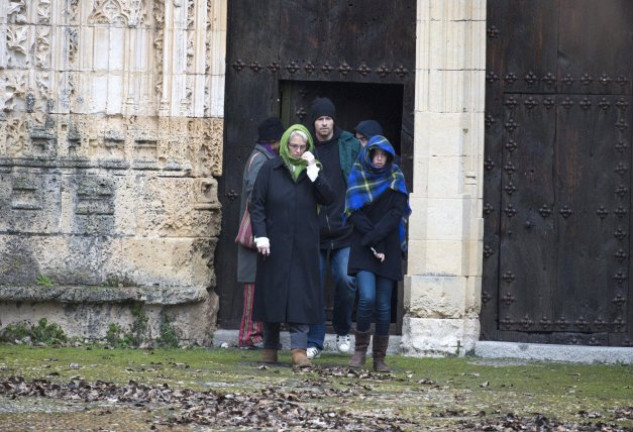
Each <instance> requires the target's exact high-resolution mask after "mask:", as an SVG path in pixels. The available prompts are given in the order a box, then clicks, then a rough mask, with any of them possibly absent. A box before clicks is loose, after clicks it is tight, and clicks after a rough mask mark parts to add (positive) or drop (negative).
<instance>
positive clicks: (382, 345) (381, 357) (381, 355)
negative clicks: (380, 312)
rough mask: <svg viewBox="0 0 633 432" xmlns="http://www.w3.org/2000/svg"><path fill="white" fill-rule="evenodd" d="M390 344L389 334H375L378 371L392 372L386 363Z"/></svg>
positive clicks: (374, 344) (375, 355)
mask: <svg viewBox="0 0 633 432" xmlns="http://www.w3.org/2000/svg"><path fill="white" fill-rule="evenodd" d="M388 346H389V335H380V336H378V335H374V343H373V351H374V370H375V371H376V372H391V370H390V369H389V367H388V366H387V365H386V364H385V356H386V355H387V347H388Z"/></svg>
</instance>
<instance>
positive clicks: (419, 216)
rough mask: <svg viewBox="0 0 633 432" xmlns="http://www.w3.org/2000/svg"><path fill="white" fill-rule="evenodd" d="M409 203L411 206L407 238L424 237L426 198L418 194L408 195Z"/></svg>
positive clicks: (425, 233)
mask: <svg viewBox="0 0 633 432" xmlns="http://www.w3.org/2000/svg"><path fill="white" fill-rule="evenodd" d="M409 205H410V206H411V216H409V224H408V235H409V240H413V239H415V240H423V239H426V236H427V231H426V225H427V220H426V217H427V213H426V208H427V206H428V199H427V198H426V197H424V196H421V195H419V194H411V195H409Z"/></svg>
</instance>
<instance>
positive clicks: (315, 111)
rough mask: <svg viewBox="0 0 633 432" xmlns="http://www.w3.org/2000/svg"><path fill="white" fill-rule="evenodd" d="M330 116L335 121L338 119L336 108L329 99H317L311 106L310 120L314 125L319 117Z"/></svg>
mask: <svg viewBox="0 0 633 432" xmlns="http://www.w3.org/2000/svg"><path fill="white" fill-rule="evenodd" d="M323 116H328V117H332V119H334V118H335V117H336V108H334V104H333V103H332V101H331V100H329V99H328V98H326V97H324V98H319V97H318V98H316V99H314V100H313V101H312V104H311V105H310V119H311V121H312V124H313V125H314V121H315V120H316V119H318V118H319V117H323Z"/></svg>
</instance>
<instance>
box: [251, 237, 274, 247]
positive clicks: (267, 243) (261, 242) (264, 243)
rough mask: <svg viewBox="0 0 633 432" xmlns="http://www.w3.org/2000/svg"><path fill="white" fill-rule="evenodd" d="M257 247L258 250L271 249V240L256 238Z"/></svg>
mask: <svg viewBox="0 0 633 432" xmlns="http://www.w3.org/2000/svg"><path fill="white" fill-rule="evenodd" d="M255 246H256V247H257V249H259V248H260V247H268V248H269V247H270V240H269V239H268V237H255Z"/></svg>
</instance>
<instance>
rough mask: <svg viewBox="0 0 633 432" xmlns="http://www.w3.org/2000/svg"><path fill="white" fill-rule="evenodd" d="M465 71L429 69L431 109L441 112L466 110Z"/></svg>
mask: <svg viewBox="0 0 633 432" xmlns="http://www.w3.org/2000/svg"><path fill="white" fill-rule="evenodd" d="M464 78H465V76H464V72H463V71H462V70H437V69H433V68H432V69H431V70H430V71H429V81H430V82H429V87H430V98H429V110H430V111H433V112H440V113H461V112H463V111H464V102H465V99H464Z"/></svg>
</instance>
